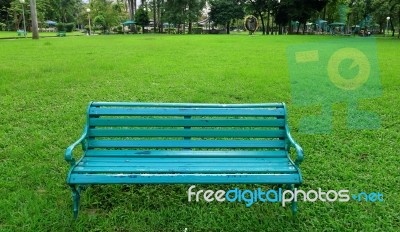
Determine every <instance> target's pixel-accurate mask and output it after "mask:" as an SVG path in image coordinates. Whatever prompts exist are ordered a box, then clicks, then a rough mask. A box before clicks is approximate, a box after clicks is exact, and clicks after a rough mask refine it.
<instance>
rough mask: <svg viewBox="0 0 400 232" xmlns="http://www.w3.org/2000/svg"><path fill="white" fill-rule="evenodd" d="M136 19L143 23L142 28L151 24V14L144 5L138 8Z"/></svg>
mask: <svg viewBox="0 0 400 232" xmlns="http://www.w3.org/2000/svg"><path fill="white" fill-rule="evenodd" d="M135 21H136V23H137V24H138V25H141V26H142V28H143V27H145V26H147V25H148V24H149V22H150V19H149V14H148V12H147V11H146V10H145V9H144V7H143V6H140V7H139V9H137V11H136V14H135ZM143 33H144V30H143Z"/></svg>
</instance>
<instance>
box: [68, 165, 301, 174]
mask: <svg viewBox="0 0 400 232" xmlns="http://www.w3.org/2000/svg"><path fill="white" fill-rule="evenodd" d="M73 172H74V173H78V172H79V173H266V172H268V173H277V174H279V173H295V172H297V170H296V169H295V168H294V167H288V166H282V165H271V164H268V165H264V166H261V165H257V166H252V167H251V168H249V167H246V166H244V167H243V166H240V167H238V166H237V165H234V166H233V165H219V166H208V165H204V166H199V165H198V166H194V164H193V165H192V166H189V165H188V164H186V165H185V164H181V165H180V166H177V165H165V164H163V165H158V166H157V165H152V164H150V165H145V164H141V165H136V166H129V167H113V166H103V167H92V166H90V167H86V166H85V167H83V166H77V167H75V169H74V171H73Z"/></svg>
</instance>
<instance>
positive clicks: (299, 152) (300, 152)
mask: <svg viewBox="0 0 400 232" xmlns="http://www.w3.org/2000/svg"><path fill="white" fill-rule="evenodd" d="M286 135H287V138H288V139H289V142H290V145H291V146H293V147H294V149H295V150H296V153H297V158H296V160H295V162H294V164H296V165H297V166H299V165H300V163H301V162H303V160H304V153H303V148H301V147H300V145H299V144H298V143H296V141H294V139H293V138H292V136H291V135H290V132H289V130H287V131H286Z"/></svg>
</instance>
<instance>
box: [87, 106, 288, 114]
mask: <svg viewBox="0 0 400 232" xmlns="http://www.w3.org/2000/svg"><path fill="white" fill-rule="evenodd" d="M139 109H140V110H139ZM139 109H138V108H132V109H130V108H118V107H115V108H98V109H97V108H91V109H90V111H89V114H90V115H92V116H99V115H100V116H283V115H284V110H283V109H252V108H241V109H236V108H221V109H216V108H204V109H203V108H196V109H193V108H179V109H176V108H139Z"/></svg>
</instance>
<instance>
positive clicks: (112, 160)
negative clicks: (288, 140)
mask: <svg viewBox="0 0 400 232" xmlns="http://www.w3.org/2000/svg"><path fill="white" fill-rule="evenodd" d="M265 162H268V163H277V164H281V163H289V159H288V158H287V157H285V158H248V157H232V158H208V157H205V158H196V157H195V158H188V157H182V158H181V157H164V158H160V157H134V158H131V157H129V158H127V157H84V158H83V159H82V160H81V162H79V165H84V166H91V165H92V166H107V165H116V166H118V165H121V166H123V165H125V164H126V165H125V166H129V165H132V164H139V163H155V164H165V163H168V164H175V165H180V163H185V164H190V163H194V164H207V165H214V164H215V165H218V164H222V163H229V164H232V163H235V165H238V164H240V163H242V164H247V163H251V164H255V165H257V163H261V164H262V163H265Z"/></svg>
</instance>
